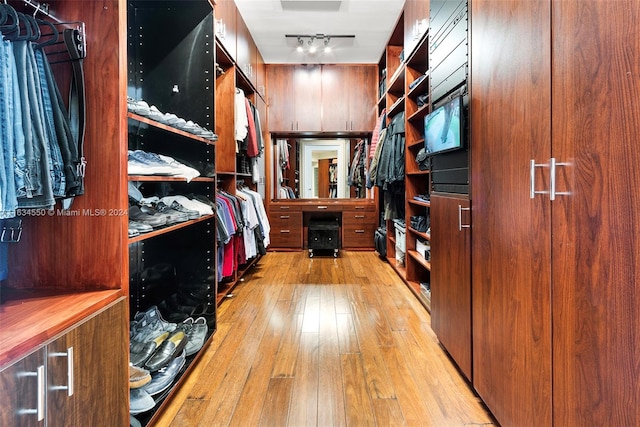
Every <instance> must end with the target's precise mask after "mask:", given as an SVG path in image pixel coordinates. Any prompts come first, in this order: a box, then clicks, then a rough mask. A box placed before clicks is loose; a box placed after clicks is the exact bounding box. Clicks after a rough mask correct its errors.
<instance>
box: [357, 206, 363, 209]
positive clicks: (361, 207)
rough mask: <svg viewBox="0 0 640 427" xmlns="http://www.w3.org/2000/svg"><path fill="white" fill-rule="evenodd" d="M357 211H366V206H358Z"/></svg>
mask: <svg viewBox="0 0 640 427" xmlns="http://www.w3.org/2000/svg"><path fill="white" fill-rule="evenodd" d="M356 210H364V206H356Z"/></svg>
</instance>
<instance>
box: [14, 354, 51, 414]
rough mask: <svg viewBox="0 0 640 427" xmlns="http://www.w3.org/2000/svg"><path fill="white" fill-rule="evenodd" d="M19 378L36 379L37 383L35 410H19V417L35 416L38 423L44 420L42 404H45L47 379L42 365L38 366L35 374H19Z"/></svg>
mask: <svg viewBox="0 0 640 427" xmlns="http://www.w3.org/2000/svg"><path fill="white" fill-rule="evenodd" d="M18 376H19V377H36V382H37V396H36V408H35V409H19V410H18V414H19V415H35V416H36V417H37V418H38V421H42V420H44V403H45V400H44V398H45V388H46V381H47V378H46V376H45V371H44V365H40V366H38V368H37V369H36V372H21V373H19V374H18Z"/></svg>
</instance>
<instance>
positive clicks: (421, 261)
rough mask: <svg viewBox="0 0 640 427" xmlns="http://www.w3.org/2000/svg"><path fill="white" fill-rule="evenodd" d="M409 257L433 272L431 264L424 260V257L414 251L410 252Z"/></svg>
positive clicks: (408, 252)
mask: <svg viewBox="0 0 640 427" xmlns="http://www.w3.org/2000/svg"><path fill="white" fill-rule="evenodd" d="M407 255H409V256H410V257H411V258H413V259H414V260H416V261H418V263H419V264H420V265H422V266H423V267H424V268H426V269H427V270H429V271H431V263H430V262H429V261H427V260H426V259H424V257H423V256H422V255H421V254H420V253H419V252H417V251H414V250H408V251H407Z"/></svg>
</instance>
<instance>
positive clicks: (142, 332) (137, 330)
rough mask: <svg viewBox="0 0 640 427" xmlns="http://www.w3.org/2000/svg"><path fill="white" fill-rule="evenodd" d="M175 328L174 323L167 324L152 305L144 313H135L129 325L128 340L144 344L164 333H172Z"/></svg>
mask: <svg viewBox="0 0 640 427" xmlns="http://www.w3.org/2000/svg"><path fill="white" fill-rule="evenodd" d="M176 326H177V325H176V324H175V323H170V322H167V321H166V320H165V319H164V318H163V317H162V314H161V313H160V310H158V307H157V306H155V305H153V306H151V307H150V308H149V309H148V310H147V311H145V312H142V313H136V315H135V316H134V319H133V321H131V324H130V330H129V338H131V340H132V341H137V342H142V343H146V342H148V341H151V340H152V339H154V338H156V337H158V336H159V335H162V334H163V333H164V332H173V331H174V330H175V329H176Z"/></svg>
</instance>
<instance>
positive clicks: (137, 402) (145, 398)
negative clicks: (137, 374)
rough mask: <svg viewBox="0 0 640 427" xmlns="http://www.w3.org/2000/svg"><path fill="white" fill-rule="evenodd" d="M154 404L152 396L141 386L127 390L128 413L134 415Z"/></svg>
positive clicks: (148, 409)
mask: <svg viewBox="0 0 640 427" xmlns="http://www.w3.org/2000/svg"><path fill="white" fill-rule="evenodd" d="M154 406H156V402H154V400H153V397H151V395H150V394H149V393H147V392H146V391H144V390H143V389H141V388H133V389H131V390H129V414H132V415H136V414H141V413H143V412H147V411H150V410H152V409H153V407H154Z"/></svg>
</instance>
